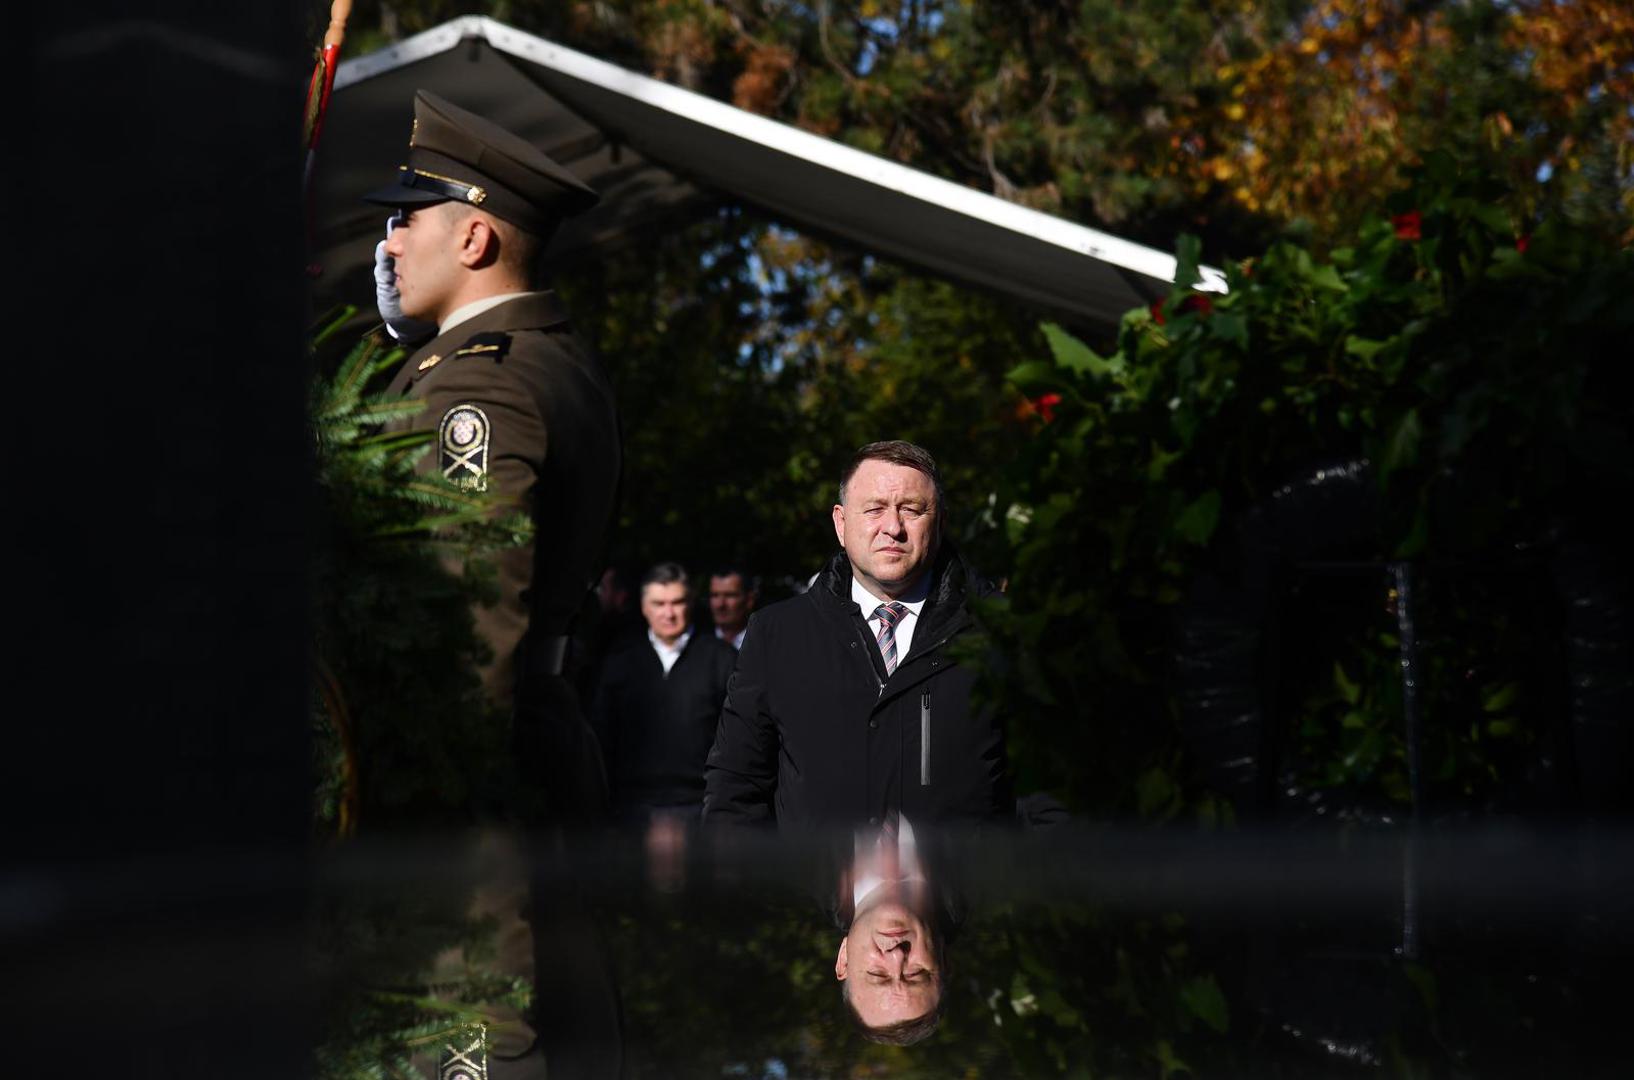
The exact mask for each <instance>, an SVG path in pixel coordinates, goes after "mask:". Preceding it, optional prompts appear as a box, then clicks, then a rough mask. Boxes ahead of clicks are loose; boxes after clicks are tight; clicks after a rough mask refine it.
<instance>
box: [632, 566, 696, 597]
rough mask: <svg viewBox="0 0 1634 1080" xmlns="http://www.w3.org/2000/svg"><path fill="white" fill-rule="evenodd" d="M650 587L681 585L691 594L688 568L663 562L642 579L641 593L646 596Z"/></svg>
mask: <svg viewBox="0 0 1634 1080" xmlns="http://www.w3.org/2000/svg"><path fill="white" fill-rule="evenodd" d="M648 585H679V586H681V587H682V588H683V589H686V590H687V592H688V593H689V594H690V593H691V592H692V589H691V587H690V586H688V585H687V572H686V568H685V567H683V566H682V565H681V564H680V563H673V562H661V563H659V564H657V565H656V566H654V567H653V568H652V569H651V570H648V571H647V572H646V573H645V574H643V575H642V577H641V593H642V595H643V596H645V595H646V592H647V586H648Z"/></svg>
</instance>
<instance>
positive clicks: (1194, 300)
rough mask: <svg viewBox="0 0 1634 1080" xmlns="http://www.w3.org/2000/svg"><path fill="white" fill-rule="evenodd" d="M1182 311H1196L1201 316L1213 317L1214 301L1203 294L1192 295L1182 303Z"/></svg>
mask: <svg viewBox="0 0 1634 1080" xmlns="http://www.w3.org/2000/svg"><path fill="white" fill-rule="evenodd" d="M1180 310H1181V311H1182V312H1186V311H1195V312H1197V313H1198V314H1199V315H1212V314H1214V300H1213V299H1212V298H1210V297H1208V296H1205V295H1203V294H1202V293H1192V294H1191V295H1190V296H1188V297H1186V298H1185V299H1184V300H1182V301H1180Z"/></svg>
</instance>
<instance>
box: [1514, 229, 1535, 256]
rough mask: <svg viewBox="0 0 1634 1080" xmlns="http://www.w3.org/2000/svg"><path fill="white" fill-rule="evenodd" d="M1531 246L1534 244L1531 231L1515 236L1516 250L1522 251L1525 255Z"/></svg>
mask: <svg viewBox="0 0 1634 1080" xmlns="http://www.w3.org/2000/svg"><path fill="white" fill-rule="evenodd" d="M1531 246H1532V234H1531V233H1524V232H1523V233H1521V234H1520V235H1519V236H1517V237H1515V250H1516V251H1518V252H1520V253H1521V254H1522V255H1525V254H1526V249H1527V248H1529V247H1531Z"/></svg>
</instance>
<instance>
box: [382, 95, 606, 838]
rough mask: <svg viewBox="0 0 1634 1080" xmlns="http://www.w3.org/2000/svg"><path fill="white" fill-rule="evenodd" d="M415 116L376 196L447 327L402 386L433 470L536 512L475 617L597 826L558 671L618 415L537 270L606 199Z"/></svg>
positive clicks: (418, 298) (598, 536)
mask: <svg viewBox="0 0 1634 1080" xmlns="http://www.w3.org/2000/svg"><path fill="white" fill-rule="evenodd" d="M414 112H415V119H414V129H413V134H412V135H411V136H410V140H409V152H408V161H407V163H406V164H404V165H403V166H402V168H401V169H400V170H399V173H398V183H396V184H394V185H392V186H391V187H389V188H386V189H384V190H382V191H379V192H376V193H374V194H372V195H370V196H369V197H368V198H369V199H370V201H372V202H376V203H380V204H383V205H387V206H392V207H396V208H398V210H399V214H398V215H397V216H396V217H395V218H394V227H393V229H392V231H391V234H390V236H389V237H388V239H387V241H386V243H385V245H384V250H383V254H384V255H385V256H386V257H387V258H389V259H391V260H392V263H393V265H391V267H390V271H391V272H393V276H394V278H395V281H393V282H392V284H394V285H395V287H396V291H397V293H398V295H399V297H400V300H399V304H400V309H401V315H403V316H407V317H408V318H410V319H415V320H420V321H422V322H423V323H425V324H428V325H434V326H435V328H436V333H435V336H434V337H433V338H432V339H431V340H430V341H429V342H427V343H426V344H424V345H422V346H421V347H420V348H418V349H417V350H416V351H415V352H414V353H413V354H412V355H411V356H410V357H409V358H408V360H407V361H406V362H405V363H404V365H403V367H402V370H400V371H399V372H398V373H397V377H396V378H395V379H394V380H393V382H392V386H391V390H392V392H394V393H400V394H407V395H409V396H411V397H415V398H419V399H421V400H423V401H424V402H425V403H426V408H425V411H424V412H423V413H421V414H420V415H419V416H417V417H415V418H414V419H413V420H411V421H407V422H405V426H407V425H408V424H412V425H414V426H417V427H434V428H435V430H436V432H437V446H436V450H435V452H434V455H431V456H428V467H430V466H434V467H435V468H436V469H437V470H438V471H439V472H440V473H441V474H442V475H443V476H445V477H447V478H448V479H449V480H451V481H453V482H454V483H456V484H459V485H461V486H464V487H470V488H476V489H480V490H486V491H491V492H495V493H497V494H498V495H499V496H500V497H501V498H502V499H503V500H504V501H505V502H507V503H511V504H513V505H516V506H518V507H520V508H521V509H522V510H523V511H524V512H525V513H527V514H528V515H529V516H531V517H532V519H533V521H534V523H535V526H536V531H535V535H534V539H533V543H532V544H531V545H530V546H527V547H523V548H516V549H511V550H508V551H506V552H504V553H503V554H502V555H501V556H500V558H499V560H498V562H499V567H498V569H499V586H500V596H499V599H498V602H497V603H495V604H493V605H492V606H489V607H481V608H478V609H477V610H476V611H475V613H474V614H475V616H476V621H477V629H478V631H479V632H480V633H481V634H482V636H483V638H484V640H486V641H487V642H488V644H489V645H490V646H491V647H492V649H493V652H494V659H493V661H492V663H491V664H490V665H489V666H488V667H487V668H486V669H485V670H484V671H483V673H482V674H483V682H484V685H485V687H486V689H487V691H488V695H489V697H490V698H491V699H492V700H493V701H495V702H496V703H498V704H500V705H501V706H509V707H511V708H512V709H513V713H514V715H515V717H516V725H517V735H518V739H519V746H520V747H521V748H522V750H523V751H524V754H523V759H522V764H523V767H524V769H525V770H534V769H544V770H548V775H541V776H539V777H538V783H539V784H541V785H543V788H544V790H543V791H542V794H543V795H544V797H545V799H546V802H547V805H548V806H549V808H550V810H551V811H552V812H553V816H556V817H559V818H569V819H583V818H585V817H587V816H594V815H595V814H597V813H599V812H600V811H601V809H602V808H603V804H604V802H605V797H606V796H605V784H604V782H603V780H602V778H601V775H600V765H599V763H598V760H597V754H596V752H595V747H594V745H593V743H589V744H587V741H586V740H588V739H589V738H590V736H589V732H588V729H587V728H586V727H585V725H584V723H583V720H582V718H581V715H580V712H579V709H578V708H577V705H576V702H575V700H574V697H573V693H572V690H571V689H570V688H569V686H568V685H567V683H566V682H565V680H563V679H562V678H561V677H560V675H561V668H562V658H563V653H564V651H565V649H566V646H567V633H568V629H569V626H568V624H569V622H570V621H571V619H572V617H573V615H574V613H575V612H576V611H577V610H578V609H579V606H580V604H581V603H582V602H583V600H584V598H585V596H586V595H587V594H588V592H589V590H590V589H591V588H592V586H593V585H594V583H595V580H596V577H597V575H598V574H599V573H600V569H601V567H600V560H601V557H602V553H603V548H604V545H605V542H606V538H607V531H608V528H609V526H610V524H611V522H612V518H613V511H614V499H615V496H616V493H617V487H618V475H619V466H620V450H619V438H618V420H617V416H616V414H615V411H614V406H613V392H612V388H611V386H610V385H609V384H608V381H607V377H606V375H605V374H604V373H603V372H602V370H601V368H600V366H599V365H598V364H597V363H596V362H595V360H593V359H592V358H591V357H590V356H589V355H588V354H587V353H586V351H585V349H584V348H583V346H582V345H581V344H580V343H579V340H578V338H577V337H576V336H575V335H574V333H573V331H572V329H571V328H570V327H569V325H568V320H567V314H566V312H565V311H564V310H563V308H562V306H561V303H560V302H559V301H558V300H557V299H556V297H555V295H554V294H553V293H551V292H548V291H537V290H536V288H535V286H536V281H535V279H534V274H535V266H536V264H537V261H538V254H539V252H540V249H541V248H542V246H543V244H544V243H546V242H547V241H548V239H549V237H550V234H551V232H553V231H554V229H555V227H556V224H557V222H558V221H559V220H560V219H561V218H563V217H566V216H568V215H571V214H576V213H579V212H581V211H583V210H586V209H588V208H589V207H591V206H593V205H594V204H595V202H596V194H595V192H593V191H592V190H591V189H590V188H588V187H586V186H585V185H584V184H582V183H580V182H579V181H578V180H577V179H575V178H574V177H573V175H572V174H571V173H569V172H568V171H567V170H566V169H564V168H562V167H561V166H560V165H558V164H556V163H555V162H554V161H552V160H550V158H548V157H547V156H545V155H544V154H543V153H541V152H540V151H539V150H537V149H535V148H534V147H533V146H531V145H529V144H528V143H527V142H525V141H523V140H522V139H520V138H517V137H516V136H515V135H512V134H511V133H509V132H507V131H505V130H504V129H502V128H500V127H497V126H496V125H494V124H492V123H490V122H489V121H487V120H484V119H482V118H481V117H479V116H476V115H474V114H472V113H469V112H467V111H465V110H463V109H460V108H458V107H456V106H454V105H451V104H449V103H448V102H446V101H443V100H442V99H440V98H438V97H436V96H435V95H433V94H429V93H427V92H425V91H421V92H420V93H419V94H418V95H417V96H416V98H415V103H414ZM396 314H397V313H395V312H391V313H389V317H388V324H391V323H392V322H393V321H395V320H394V319H392V318H391V317H390V316H392V315H396ZM528 779H529V780H530V781H531V780H532V779H533V778H532V777H529V778H528Z"/></svg>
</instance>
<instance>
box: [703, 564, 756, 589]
mask: <svg viewBox="0 0 1634 1080" xmlns="http://www.w3.org/2000/svg"><path fill="white" fill-rule="evenodd" d="M709 576H710V577H712V578H723V577H735V578H738V579H740V580H741V581H742V582H743V591H744V592H759V591H760V579H759V578H757V577H755V576H754V575H753V574H751V573H749V571H747V570H745V569H744V568H743V567H741V566H739V565H737V564H736V563H727V564H726V565H725V566H717V567H716V568H715V569H713V570H711V571H710V572H709Z"/></svg>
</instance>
